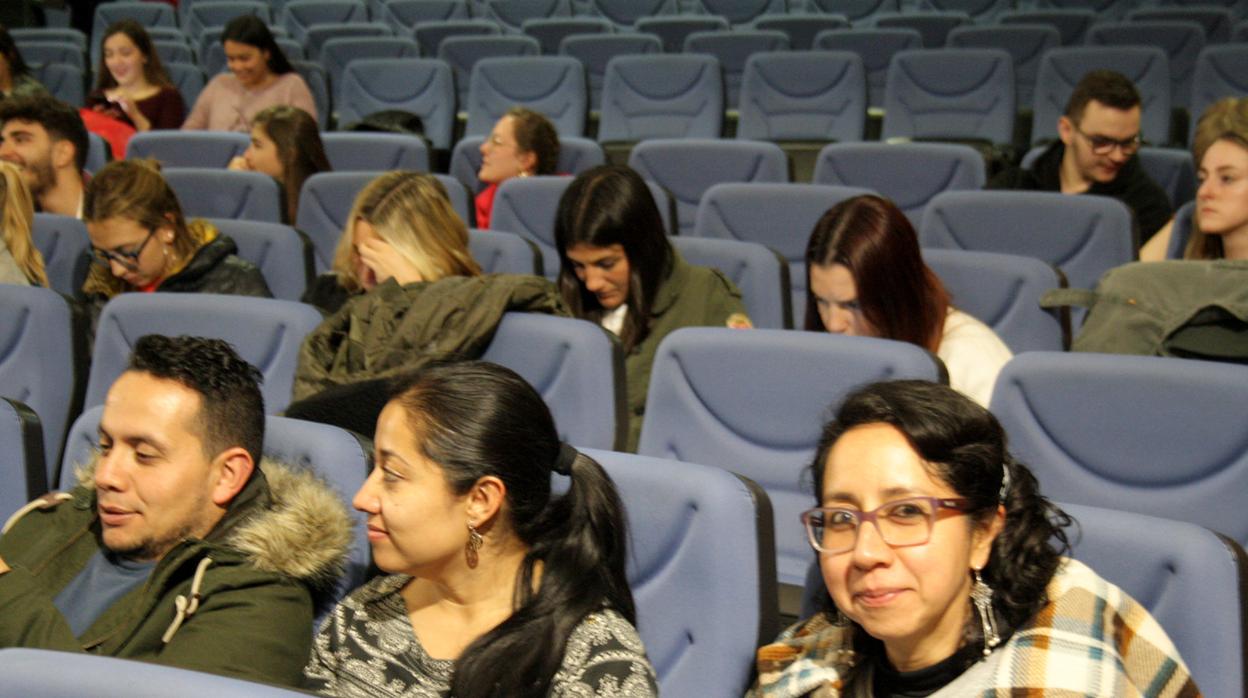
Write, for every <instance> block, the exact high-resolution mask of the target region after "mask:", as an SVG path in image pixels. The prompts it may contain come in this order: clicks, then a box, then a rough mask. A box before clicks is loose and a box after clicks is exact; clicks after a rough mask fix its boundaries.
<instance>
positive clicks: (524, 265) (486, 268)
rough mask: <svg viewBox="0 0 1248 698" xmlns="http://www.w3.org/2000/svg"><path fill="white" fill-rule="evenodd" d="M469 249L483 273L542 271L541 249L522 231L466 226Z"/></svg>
mask: <svg viewBox="0 0 1248 698" xmlns="http://www.w3.org/2000/svg"><path fill="white" fill-rule="evenodd" d="M468 250H469V251H470V252H472V258H473V259H475V260H476V261H477V264H480V265H481V271H482V272H484V273H486V274H537V275H539V276H540V275H541V274H542V252H541V250H539V249H538V248H537V245H536V244H535V243H534V242H533V241H531V240H529V239H528V238H526V237H524V236H523V235H517V234H515V233H508V232H505V231H502V230H482V229H479V228H469V229H468Z"/></svg>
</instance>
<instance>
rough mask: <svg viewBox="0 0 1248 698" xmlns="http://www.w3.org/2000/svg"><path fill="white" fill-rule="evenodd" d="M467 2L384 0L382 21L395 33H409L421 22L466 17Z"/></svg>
mask: <svg viewBox="0 0 1248 698" xmlns="http://www.w3.org/2000/svg"><path fill="white" fill-rule="evenodd" d="M468 15H469V11H468V3H466V2H461V0H386V3H385V12H384V15H383V17H382V18H381V19H382V21H384V22H386V23H388V24H389V25H390V26H392V27H394V28H395V33H397V34H405V35H410V34H411V33H412V30H413V29H414V28H415V27H416V25H417V24H419V23H421V22H436V21H442V20H454V19H468Z"/></svg>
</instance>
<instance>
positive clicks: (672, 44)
mask: <svg viewBox="0 0 1248 698" xmlns="http://www.w3.org/2000/svg"><path fill="white" fill-rule="evenodd" d="M637 31H638V32H641V33H642V34H653V35H654V36H657V37H659V41H660V42H661V43H662V44H663V51H664V52H665V53H680V51H681V48H683V47H684V45H685V39H686V38H687V37H688V36H689V35H690V34H692V33H694V32H713V31H728V20H726V19H724V18H723V17H717V16H714V15H696V16H695V15H678V16H675V17H672V16H661V17H643V18H642V19H639V20H637Z"/></svg>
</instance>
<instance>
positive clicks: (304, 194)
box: [295, 172, 380, 274]
mask: <svg viewBox="0 0 1248 698" xmlns="http://www.w3.org/2000/svg"><path fill="white" fill-rule="evenodd" d="M378 174H380V173H378V172H321V173H319V174H314V175H312V176H311V177H308V178H307V180H305V181H304V183H303V189H302V190H301V191H300V193H299V211H298V213H296V215H295V227H296V228H298V229H299V230H300V231H302V232H303V233H304V234H305V235H307V236H308V239H309V240H311V241H312V260H313V265H312V266H313V270H314V271H315V273H317V274H322V273H324V272H325V271H326V270H328V269H329V268H330V266H332V265H333V261H334V249H335V248H337V247H338V238H339V237H341V236H342V230H343V227H344V226H345V225H346V224H347V216H348V215H349V214H350V212H351V205H352V204H353V203H355V196H356V195H357V194H359V193H360V190H361V189H363V188H364V186H365V185H366V184H368V183H369V182H371V181H373V180H374V179H376V178H377V175H378Z"/></svg>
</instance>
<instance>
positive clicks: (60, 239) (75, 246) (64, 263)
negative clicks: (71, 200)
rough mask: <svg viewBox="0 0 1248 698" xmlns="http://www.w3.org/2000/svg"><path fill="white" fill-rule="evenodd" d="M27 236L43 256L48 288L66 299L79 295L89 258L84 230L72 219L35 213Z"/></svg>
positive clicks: (85, 276) (75, 219)
mask: <svg viewBox="0 0 1248 698" xmlns="http://www.w3.org/2000/svg"><path fill="white" fill-rule="evenodd" d="M30 233H31V237H32V238H33V239H34V243H35V247H37V248H39V253H40V254H42V255H43V267H44V271H45V272H46V273H47V275H48V285H49V286H51V288H52V290H54V291H56V292H57V293H63V294H65V295H67V296H73V295H74V294H76V293H78V291H79V290H80V289H81V288H82V282H83V281H85V280H86V278H87V268H88V265H89V264H91V258H90V257H88V256H87V252H88V248H90V247H91V239H90V238H88V237H87V226H85V225H83V223H82V221H80V220H78V219H77V218H74V217H72V216H58V215H56V214H54V213H36V214H35V224H34V226H33V227H32V228H31V231H30Z"/></svg>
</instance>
